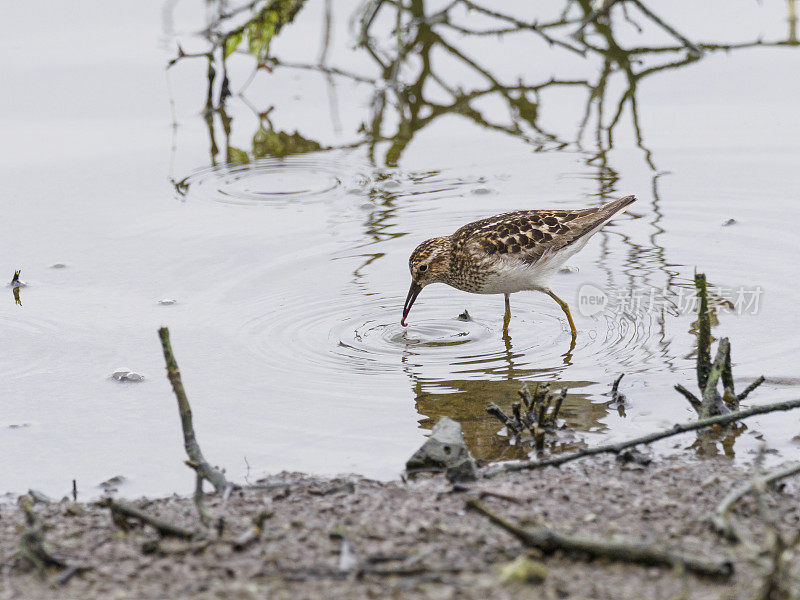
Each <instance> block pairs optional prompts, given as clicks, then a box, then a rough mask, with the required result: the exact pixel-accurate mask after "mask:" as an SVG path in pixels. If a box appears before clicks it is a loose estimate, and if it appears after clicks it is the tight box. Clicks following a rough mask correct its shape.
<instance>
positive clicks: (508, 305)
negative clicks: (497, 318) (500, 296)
mask: <svg viewBox="0 0 800 600" xmlns="http://www.w3.org/2000/svg"><path fill="white" fill-rule="evenodd" d="M505 297H506V312H505V314H504V315H503V333H506V334H507V333H508V324H509V323H511V301H510V299H509V295H508V294H505Z"/></svg>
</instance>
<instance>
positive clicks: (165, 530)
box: [100, 498, 201, 540]
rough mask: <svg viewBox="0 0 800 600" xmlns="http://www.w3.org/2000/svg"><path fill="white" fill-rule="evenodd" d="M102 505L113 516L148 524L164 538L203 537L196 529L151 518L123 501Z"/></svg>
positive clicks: (110, 499)
mask: <svg viewBox="0 0 800 600" xmlns="http://www.w3.org/2000/svg"><path fill="white" fill-rule="evenodd" d="M100 505H101V506H105V507H107V508H108V509H109V510H110V511H111V513H112V514H116V515H121V516H123V517H130V518H132V519H137V520H139V521H141V522H142V523H146V524H147V525H150V526H151V527H152V528H153V529H155V530H156V531H157V532H158V533H159V535H162V536H168V537H176V538H180V539H183V540H195V539H198V538H200V537H201V532H199V531H197V530H196V529H187V528H185V527H180V526H179V525H173V524H172V523H168V522H167V521H164V520H163V519H158V518H156V517H151V516H150V515H148V514H147V513H146V512H144V511H143V510H141V509H139V508H137V507H135V506H133V505H132V504H128V503H127V502H123V501H122V500H114V499H113V498H106V499H104V500H103V501H101V502H100Z"/></svg>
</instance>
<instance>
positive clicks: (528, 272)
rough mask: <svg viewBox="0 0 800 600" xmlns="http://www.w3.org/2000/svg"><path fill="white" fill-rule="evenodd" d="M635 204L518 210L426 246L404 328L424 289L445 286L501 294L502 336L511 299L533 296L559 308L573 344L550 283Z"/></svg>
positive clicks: (420, 249) (415, 257)
mask: <svg viewBox="0 0 800 600" xmlns="http://www.w3.org/2000/svg"><path fill="white" fill-rule="evenodd" d="M635 201H636V197H635V196H625V197H624V198H620V199H619V200H614V201H613V202H609V203H608V204H604V205H603V206H598V207H595V208H585V209H582V210H518V211H515V212H509V213H505V214H502V215H497V216H494V217H488V218H486V219H481V220H480V221H474V222H472V223H468V224H466V225H464V226H463V227H462V228H461V229H459V230H458V231H456V232H455V233H454V234H452V235H447V236H442V237H435V238H431V239H429V240H426V241H424V242H422V243H421V244H420V245H419V246H417V248H416V249H415V250H414V252H412V253H411V258H409V260H408V267H409V269H410V270H411V289H409V290H408V297H407V298H406V302H405V305H404V306H403V318H402V319H401V320H400V324H401V325H403V327H405V326H406V318H407V317H408V313H409V311H410V310H411V306H412V305H413V304H414V301H415V300H416V299H417V296H419V293H420V292H421V291H422V288H424V287H425V286H426V285H430V284H431V283H446V284H447V285H450V286H452V287H454V288H456V289H459V290H464V291H465V292H472V293H473V294H503V295H504V296H505V300H506V311H505V317H504V319H503V331H507V330H508V324H509V322H510V320H511V303H510V300H509V296H510V295H511V294H513V293H515V292H522V291H525V290H534V291H538V292H544V293H545V294H547V295H548V296H550V297H551V298H552V299H553V300H555V301H556V302H557V303H558V305H559V306H560V307H561V309H562V310H563V311H564V314H565V315H566V316H567V321H568V322H569V327H570V330H571V331H572V337H573V340H574V338H575V335H576V333H577V330H576V329H575V323H574V321H573V320H572V315H571V314H570V311H569V306H567V303H566V302H564V301H563V300H562V299H561V298H559V297H558V296H556V295H555V293H554V292H553V290H551V289H550V286H549V283H550V279H551V277H552V276H553V274H554V273H556V271H558V269H559V267H561V265H563V264H564V262H565V261H566V260H567V259H568V258H569V257H571V256H572V255H573V254H575V253H576V252H578V251H579V250H580V249H581V248H583V247H584V246H585V245H586V242H588V241H589V238H590V237H592V235H593V234H595V233H597V232H598V231H599V230H600V228H601V227H602V226H603V225H605V224H606V222H607V221H608V220H609V219H611V217H613V216H614V215H615V214H617V213H618V212H620V211H621V210H623V209H624V208H625V207H627V206H628V205H630V204H631V203H633V202H635Z"/></svg>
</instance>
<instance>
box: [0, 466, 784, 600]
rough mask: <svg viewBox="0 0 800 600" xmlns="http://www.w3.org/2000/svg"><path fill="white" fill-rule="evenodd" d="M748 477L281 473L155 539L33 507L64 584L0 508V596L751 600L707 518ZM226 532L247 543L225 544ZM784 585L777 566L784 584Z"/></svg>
mask: <svg viewBox="0 0 800 600" xmlns="http://www.w3.org/2000/svg"><path fill="white" fill-rule="evenodd" d="M751 477H752V471H751V470H748V469H746V468H743V467H740V466H737V465H735V464H733V463H732V462H731V461H729V460H727V459H723V458H713V459H705V460H698V459H696V458H695V457H694V455H693V454H690V453H688V452H687V453H684V454H682V455H681V454H679V455H677V456H674V457H671V458H666V459H659V460H657V461H655V462H652V463H650V464H647V465H642V464H638V463H636V462H632V463H621V462H619V461H617V460H615V459H614V458H612V457H594V458H588V459H585V460H582V461H577V462H575V463H572V464H569V465H565V466H563V467H561V468H560V469H556V468H547V469H543V470H540V471H536V472H528V473H525V472H523V473H504V474H502V475H500V476H497V477H494V478H492V479H479V480H478V481H477V482H474V483H471V484H469V485H467V486H466V487H465V488H460V487H456V488H455V489H454V487H453V485H452V484H450V483H448V482H447V480H446V479H445V478H444V477H443V476H441V475H438V476H425V477H421V478H419V477H418V478H416V479H415V480H414V481H392V482H388V483H385V482H378V481H373V480H368V479H364V478H361V477H358V476H348V477H337V478H320V477H312V476H308V475H303V474H298V473H281V474H278V475H275V476H271V477H269V478H267V479H264V480H261V481H259V482H257V483H256V484H255V485H254V486H250V487H244V488H242V489H237V490H234V491H233V492H232V493H231V494H230V497H229V498H228V500H227V501H223V499H222V497H221V496H220V495H219V494H213V495H211V494H207V495H206V496H205V506H206V508H207V509H208V511H209V512H210V513H211V517H212V520H213V523H214V526H213V529H215V530H220V529H221V536H220V537H219V538H217V537H216V533H215V535H214V536H213V538H212V539H210V540H206V541H203V542H197V541H185V540H180V539H175V538H168V537H159V536H158V535H157V534H156V533H155V531H154V530H153V528H152V527H150V526H142V525H141V524H139V523H136V522H134V520H131V519H127V520H120V519H116V522H115V520H113V519H112V518H111V513H110V511H109V509H108V508H106V507H103V506H100V505H99V504H98V503H73V502H72V501H71V500H70V499H67V498H65V499H63V500H62V501H59V502H53V503H37V504H35V506H34V510H35V511H36V514H37V516H38V518H39V519H40V522H41V524H42V526H43V530H44V535H45V539H46V541H47V544H48V548H50V549H51V550H52V552H53V554H54V555H56V556H58V557H60V558H63V559H64V560H65V561H66V562H67V563H68V564H70V565H82V566H84V567H87V568H86V569H85V570H82V571H80V572H77V573H74V574H73V575H72V576H70V577H69V578H68V580H67V581H66V583H62V582H63V578H64V570H63V569H61V568H58V567H46V568H45V569H44V571H42V572H40V571H39V570H38V569H36V568H32V567H30V565H28V564H26V561H24V560H20V559H18V558H15V557H14V556H13V554H14V553H15V552H16V551H17V550H18V548H19V542H20V539H21V535H22V533H23V532H24V531H25V515H24V513H23V511H22V510H21V509H20V508H19V507H18V506H17V505H16V504H12V503H5V504H2V505H0V545H1V546H2V552H3V556H4V563H3V568H2V573H3V577H2V578H0V591H1V592H2V598H53V597H59V598H90V599H91V598H147V599H149V598H166V597H168V598H189V597H191V598H245V599H249V598H264V597H270V598H316V597H327V598H370V597H403V598H406V597H407V598H456V597H458V598H486V597H492V598H512V597H518V596H519V594H520V593H524V594H529V595H534V596H536V597H545V598H638V597H642V598H644V597H648V598H653V597H657V598H673V597H675V598H677V597H681V598H709V597H725V598H752V597H754V595H756V596H757V594H758V593H759V590H760V589H761V585H762V582H763V580H764V576H765V567H764V565H763V564H759V561H758V560H756V559H755V558H754V557H753V550H752V548H750V549H748V547H747V544H731V543H729V542H728V541H725V540H723V539H721V538H720V537H719V536H718V535H716V534H715V533H714V532H713V531H712V529H711V527H710V526H709V524H708V516H709V514H710V513H711V512H712V511H713V510H714V508H715V507H716V506H717V504H718V503H719V502H720V501H721V500H722V499H723V497H724V496H725V494H727V493H728V492H729V491H730V490H731V489H732V488H734V487H736V486H738V485H741V484H742V482H746V481H748V478H751ZM464 489H465V490H466V491H458V490H464ZM486 491H489V492H490V493H489V494H488V495H487V494H485V493H482V492H486ZM797 493H798V484H797V481H795V480H793V479H791V478H789V479H787V480H785V481H782V482H780V483H779V484H778V485H777V486H776V489H774V490H771V491H770V492H769V493H768V494H765V495H764V496H763V498H764V501H765V503H766V505H767V506H768V508H769V510H770V512H771V513H772V514H773V515H774V516H775V519H776V523H777V525H778V527H780V528H782V529H783V530H785V531H786V532H788V533H789V534H792V532H795V531H797V529H798V527H800V506H798V503H797ZM469 498H481V502H482V503H483V504H484V505H485V506H487V507H488V508H490V509H491V510H492V511H495V512H497V513H498V514H502V515H503V516H504V517H506V518H508V519H510V520H513V521H514V522H515V523H518V524H520V525H523V526H526V527H537V526H547V527H550V528H552V529H553V530H557V531H559V532H562V533H565V534H580V535H592V536H597V537H599V538H602V539H614V536H624V537H625V538H626V539H631V540H634V541H653V542H658V543H659V544H663V545H665V546H667V547H669V548H671V549H675V550H680V551H682V552H686V553H691V554H696V555H699V556H702V557H704V558H707V559H717V558H719V559H722V560H729V561H731V563H732V565H733V568H734V571H733V574H732V576H731V577H730V578H728V579H723V578H709V577H698V576H695V575H692V574H687V573H681V572H679V570H675V569H670V568H662V567H649V566H638V565H632V564H626V563H619V562H608V561H606V560H599V559H598V560H585V559H584V558H582V557H580V556H567V555H565V554H563V553H561V552H556V553H555V554H553V555H551V556H540V555H539V553H537V552H535V551H530V550H526V549H525V548H523V546H522V545H521V544H520V543H519V542H518V541H517V540H516V539H515V538H514V537H512V536H511V535H509V534H508V533H506V532H505V531H502V530H501V529H499V528H498V527H496V526H495V525H493V524H491V523H490V522H489V521H488V520H487V519H486V518H485V517H483V516H481V515H478V514H476V513H474V512H472V511H468V510H466V509H465V504H466V501H467V500H468V499H469ZM132 504H134V505H135V506H137V507H140V508H142V509H143V510H145V511H146V512H147V513H148V514H150V515H152V516H154V517H158V518H160V519H163V520H165V521H167V522H170V523H173V524H175V525H179V526H182V527H187V528H193V527H196V526H197V524H198V516H197V510H196V506H195V502H194V500H193V498H192V497H179V496H172V497H167V498H158V499H152V498H149V499H148V498H142V499H139V500H135V501H132ZM258 513H262V514H264V513H266V515H267V518H266V520H265V521H264V522H263V526H262V528H261V531H260V534H259V535H257V536H255V538H254V539H249V540H248V539H247V537H246V536H245V537H244V538H243V537H242V536H243V535H244V534H246V532H247V531H248V530H249V529H251V528H252V520H253V518H254V517H255V516H256V515H257V514H258ZM732 516H733V518H734V520H735V522H736V523H737V525H738V526H740V527H742V528H744V530H745V531H747V532H749V533H748V539H750V542H751V543H754V544H756V545H763V544H765V543H766V542H768V541H769V536H768V535H766V532H765V528H764V523H763V522H762V520H761V518H760V516H759V511H758V510H757V506H756V503H755V501H754V499H753V498H752V497H747V498H745V499H743V500H742V501H740V502H739V503H737V505H736V506H735V507H734V510H733V512H732ZM126 529H127V530H126ZM218 532H219V531H217V533H218ZM236 539H244V543H243V544H241V545H238V546H237V544H236V543H234V542H233V540H236ZM223 540H225V541H223ZM344 546H346V548H345V547H344ZM521 555H524V556H526V557H529V558H530V559H531V560H532V561H534V562H533V564H534V566H535V569H536V573H537V576H536V577H531V581H529V582H526V581H521V580H519V578H515V577H511V579H510V580H504V579H508V573H507V572H506V574H505V576H504V570H503V567H504V566H507V565H508V564H509V563H510V562H511V561H513V560H514V559H517V558H518V557H519V556H521ZM761 558H762V559H763V557H761ZM785 558H787V559H788V558H790V556H788V555H787V556H786V557H785ZM506 571H507V570H506ZM541 575H543V576H544V580H543V581H538V579H539V578H540V576H541ZM59 577H61V580H59ZM796 583H797V582H796V581H794V582H793V581H791V579H790V578H787V577H785V576H784V577H783V580H782V585H784V586H785V587H786V589H787V590H789V589H791V586H792V585H793V584H796ZM782 597H792V596H782Z"/></svg>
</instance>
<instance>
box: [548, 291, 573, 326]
mask: <svg viewBox="0 0 800 600" xmlns="http://www.w3.org/2000/svg"><path fill="white" fill-rule="evenodd" d="M546 293H547V295H548V296H550V297H551V298H552V299H553V300H555V301H556V302H558V305H559V306H560V307H561V310H563V311H564V314H565V315H567V321H568V322H569V328H570V331H572V337H573V338H575V336H576V335H577V334H578V330H577V329H575V321H573V320H572V313H570V312H569V306H568V305H567V303H566V302H564V301H563V300H562V299H561V298H559V297H558V296H556V295H555V294H554V293H553V290H550V289H548V290H546Z"/></svg>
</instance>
